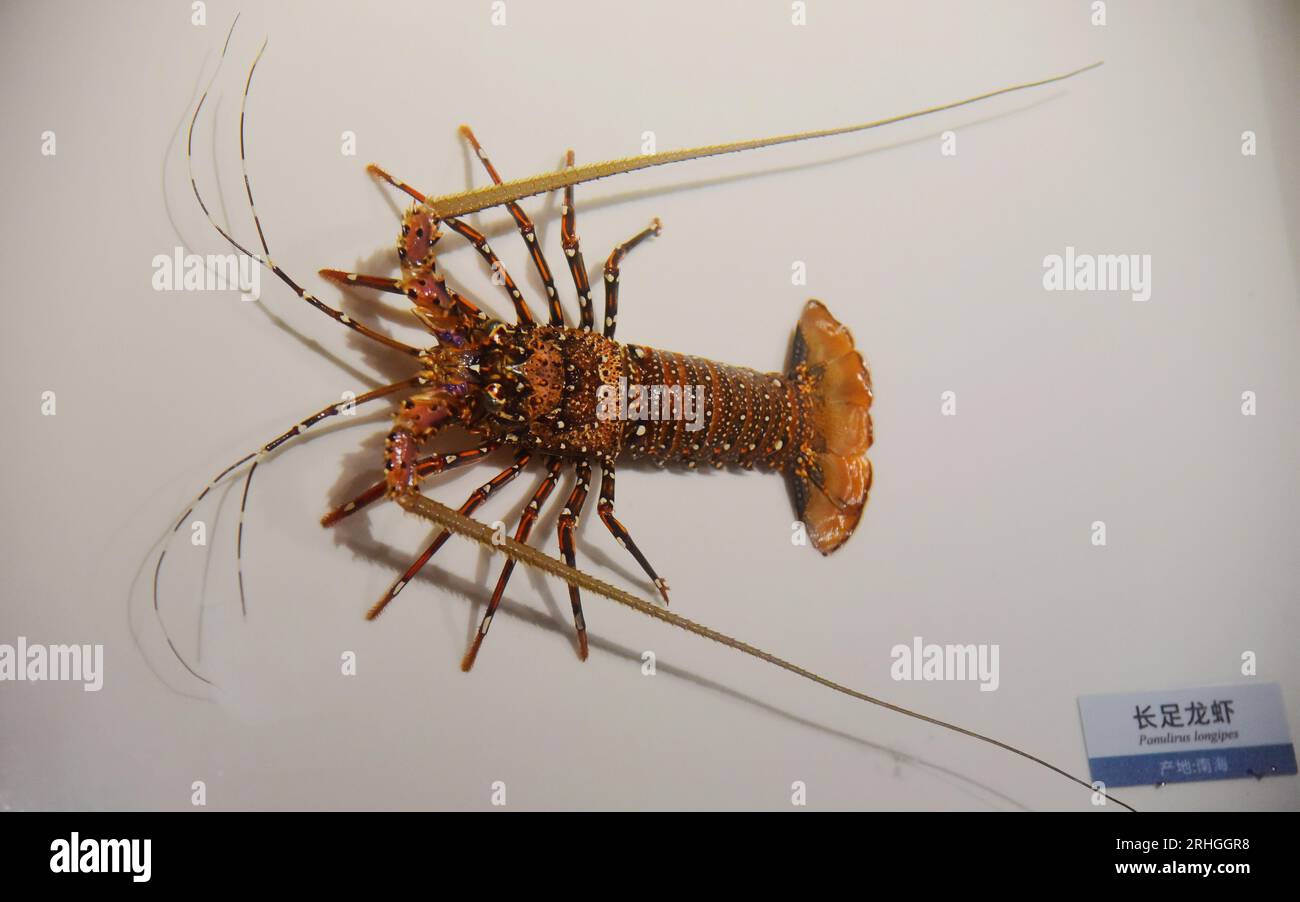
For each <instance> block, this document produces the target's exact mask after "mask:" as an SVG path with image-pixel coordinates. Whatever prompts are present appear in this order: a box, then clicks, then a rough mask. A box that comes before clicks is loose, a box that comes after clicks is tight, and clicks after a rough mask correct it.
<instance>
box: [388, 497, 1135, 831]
mask: <svg viewBox="0 0 1300 902" xmlns="http://www.w3.org/2000/svg"><path fill="white" fill-rule="evenodd" d="M396 500H397V503H398V504H400V505H401V506H402V507H403V508H404V509H405V510H407V511H409V512H410V513H413V514H415V515H417V516H419V517H423V518H424V519H426V520H431V521H432V522H434V523H437V524H438V525H440V526H442V527H443V528H444V529H449V530H451V531H452V532H456V533H459V534H461V535H463V536H465V537H467V538H470V539H473V540H474V541H476V542H478V543H479V544H481V545H483V546H484V547H486V548H489V549H492V550H493V551H497V552H500V553H502V554H504V555H506V556H507V557H510V558H513V559H514V560H516V561H519V562H520V563H523V564H526V565H527V566H529V567H532V568H534V569H537V570H542V571H544V572H546V573H549V574H551V575H552V576H555V577H558V578H559V579H562V580H564V581H565V582H566V583H569V584H570V585H574V586H577V587H579V588H581V589H585V590H587V591H588V592H591V593H593V594H595V595H600V596H603V597H605V598H608V599H609V600H610V601H615V602H618V603H619V604H621V605H625V606H627V607H629V608H632V609H633V610H634V611H640V612H641V613H642V614H645V615H646V616H648V617H653V618H655V619H656V620H662V621H663V622H664V623H667V624H670V625H672V626H675V627H678V628H679V629H683V630H686V631H687V632H688V633H694V634H695V635H697V636H700V637H702V638H705V639H710V640H712V641H714V642H717V643H718V644H720V645H725V646H727V648H733V649H735V650H736V651H738V652H741V653H743V654H747V655H749V656H750V657H754V658H758V659H759V660H760V661H765V662H767V663H768V664H772V665H774V666H776V667H780V668H781V669H782V670H788V671H790V673H793V674H795V675H796V676H801V677H803V678H804V679H806V680H811V681H812V682H814V683H820V684H821V685H823V686H825V687H826V688H828V689H834V690H835V691H836V692H840V693H843V694H844V695H848V696H851V697H852V698H856V699H858V700H859V701H864V702H867V703H869V704H872V705H877V706H879V707H881V708H886V709H888V710H890V711H894V712H896V713H898V714H905V715H907V716H908V717H914V718H916V719H917V720H923V721H925V722H926V723H929V724H934V725H935V726H937V727H943V728H944V729H945V730H952V731H953V732H954V733H961V734H962V735H963V736H969V737H971V738H972V739H978V740H980V741H981V742H987V743H988V744H989V745H994V746H997V747H998V748H1000V749H1003V750H1005V751H1008V752H1011V753H1013V754H1016V755H1019V756H1020V757H1021V758H1027V759H1028V760H1030V761H1032V762H1034V763H1035V764H1038V765H1041V766H1042V767H1045V768H1047V769H1048V770H1050V771H1054V772H1055V773H1058V774H1060V775H1061V776H1062V777H1065V778H1066V779H1067V780H1071V781H1073V782H1075V783H1078V784H1079V785H1080V786H1082V787H1084V788H1085V789H1087V790H1089V791H1090V792H1092V791H1100V792H1102V794H1103V795H1104V796H1106V798H1109V799H1110V800H1111V801H1113V802H1115V803H1116V804H1118V805H1120V806H1122V807H1124V808H1127V809H1128V810H1129V811H1136V810H1137V809H1136V808H1134V807H1133V806H1131V805H1128V804H1126V803H1124V802H1121V801H1120V800H1119V799H1117V798H1115V797H1114V796H1113V795H1110V794H1109V793H1107V792H1105V790H1098V789H1097V788H1096V787H1095V786H1093V784H1091V783H1088V782H1086V781H1084V780H1080V779H1079V778H1078V777H1076V776H1074V775H1073V774H1071V773H1069V772H1068V771H1065V770H1062V769H1061V768H1059V767H1057V766H1056V765H1055V764H1051V763H1049V762H1047V761H1044V760H1043V759H1042V758H1039V757H1038V756H1036V755H1031V754H1029V752H1026V751H1023V750H1021V749H1018V748H1016V747H1015V746H1014V745H1010V744H1009V743H1006V742H1002V741H1000V740H997V739H994V738H992V737H991V736H985V735H984V734H983V733H977V732H975V731H974V730H968V729H966V728H965V727H959V726H957V725H956V724H953V723H949V722H947V721H945V720H939V719H938V718H937V717H930V716H929V715H926V714H921V713H920V712H918V711H913V710H912V709H910V708H904V707H903V706H902V705H895V704H893V703H892V702H887V701H885V700H884V699H880V698H876V697H875V696H873V695H867V694H866V693H865V692H859V691H858V690H856V689H850V688H849V687H848V686H845V685H842V684H840V683H837V682H835V681H834V680H831V679H828V678H826V677H824V676H822V675H821V674H818V673H814V672H813V671H811V670H807V669H805V668H803V667H800V666H799V665H798V664H794V663H791V662H790V661H787V660H785V659H784V658H778V657H777V656H776V655H774V654H772V653H770V652H767V651H764V650H763V649H761V648H758V647H757V646H753V645H750V644H749V643H747V642H742V641H740V640H739V639H735V638H732V637H731V636H728V635H727V634H726V633H720V632H718V631H717V630H715V629H711V628H710V627H707V626H704V625H703V624H701V623H696V622H695V621H694V620H689V619H687V618H685V617H682V616H681V615H679V614H674V613H672V612H671V611H669V610H667V609H666V608H662V607H659V606H658V605H655V604H652V603H650V602H648V601H645V600H644V599H641V598H638V597H636V596H635V595H633V594H631V593H630V592H626V591H624V590H622V589H620V588H618V587H617V586H612V585H610V584H609V583H607V582H604V581H603V580H600V579H598V578H596V577H594V576H592V575H591V574H589V573H586V572H584V571H582V570H578V569H577V568H575V567H570V566H569V565H568V564H566V563H565V562H564V561H561V560H560V559H559V558H554V557H551V556H550V555H548V554H546V553H545V552H542V551H538V550H537V549H536V548H533V547H532V546H531V545H525V544H523V543H522V542H516V541H515V540H514V539H511V538H509V537H508V536H501V535H498V534H497V533H496V531H495V530H493V529H492V527H490V526H488V525H487V524H484V523H480V522H479V521H478V520H475V519H474V518H473V517H466V516H465V515H464V514H461V513H458V512H457V511H455V510H452V509H451V508H450V507H447V506H446V505H445V504H440V503H439V502H437V501H435V500H433V499H432V498H430V497H428V496H427V495H422V494H419V493H405V494H401V495H398V496H397V498H396Z"/></svg>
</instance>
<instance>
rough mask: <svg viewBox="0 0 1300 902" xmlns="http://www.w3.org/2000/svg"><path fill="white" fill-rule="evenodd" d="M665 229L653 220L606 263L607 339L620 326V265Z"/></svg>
mask: <svg viewBox="0 0 1300 902" xmlns="http://www.w3.org/2000/svg"><path fill="white" fill-rule="evenodd" d="M662 229H663V226H662V225H660V224H659V220H658V219H657V218H656V219H653V220H651V222H650V225H648V226H646V227H645V228H644V229H642V230H641V231H639V232H637V233H636V234H635V235H633V236H632V237H631V238H629V239H628V240H627V241H624V242H623V243H622V244H620V245H619V246H618V247H616V248H614V250H612V251H611V252H610V254H609V259H608V260H606V261H605V337H606V338H613V337H614V329H615V327H616V326H617V325H618V265H619V263H621V262H622V260H623V257H624V256H625V255H626V254H627V252H628V251H630V250H632V248H634V247H636V246H637V245H638V244H640V243H641V242H642V241H645V240H646V239H647V238H649V237H650V236H651V235H658V234H659V232H660V231H661V230H662Z"/></svg>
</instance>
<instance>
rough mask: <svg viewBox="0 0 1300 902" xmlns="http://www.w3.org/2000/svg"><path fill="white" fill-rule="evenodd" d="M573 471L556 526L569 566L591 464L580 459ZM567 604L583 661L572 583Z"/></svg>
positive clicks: (582, 629)
mask: <svg viewBox="0 0 1300 902" xmlns="http://www.w3.org/2000/svg"><path fill="white" fill-rule="evenodd" d="M574 472H575V473H576V474H577V482H575V483H574V485H573V491H572V492H570V493H569V499H568V500H567V501H565V502H564V510H562V511H560V519H559V523H558V525H557V526H556V532H557V533H558V538H559V541H560V554H562V555H563V556H564V562H565V563H566V564H568V565H569V566H570V567H573V566H575V559H576V555H575V553H574V545H573V530H574V529H575V528H576V527H577V525H578V517H579V516H581V515H582V506H583V504H585V503H586V501H587V492H588V490H589V488H590V486H591V464H589V463H587V462H586V461H585V460H580V461H578V465H577V467H576V468H575V471H574ZM569 604H570V605H571V606H572V607H573V625H574V627H575V628H576V629H577V631H578V657H579V658H581V659H582V660H583V661H585V660H587V621H586V619H585V618H584V617H583V616H582V595H581V594H580V593H579V591H578V587H577V586H575V585H574V584H573V583H569Z"/></svg>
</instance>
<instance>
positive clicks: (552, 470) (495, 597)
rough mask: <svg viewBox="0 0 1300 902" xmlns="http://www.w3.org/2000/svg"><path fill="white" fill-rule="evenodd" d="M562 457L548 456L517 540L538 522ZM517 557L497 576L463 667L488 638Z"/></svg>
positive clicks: (470, 664) (521, 519)
mask: <svg viewBox="0 0 1300 902" xmlns="http://www.w3.org/2000/svg"><path fill="white" fill-rule="evenodd" d="M562 465H563V461H562V460H560V458H558V457H548V458H547V459H546V479H545V480H544V481H543V482H542V484H541V485H539V486H538V487H537V491H536V492H534V493H533V498H532V500H531V501H529V502H528V506H527V507H525V508H524V512H523V513H522V514H521V515H520V517H519V528H518V529H516V530H515V541H516V542H527V541H528V536H529V534H530V533H531V532H532V531H533V524H534V523H536V522H537V514H538V511H539V510H540V509H541V507H542V505H543V504H544V503H546V499H547V498H548V497H550V494H551V491H552V490H553V489H554V488H555V483H556V482H557V481H558V480H559V478H560V467H561V466H562ZM514 569H515V560H514V558H508V559H507V560H506V563H505V566H503V567H502V568H501V576H500V577H499V578H498V579H497V587H496V589H495V590H494V591H493V592H492V600H491V601H489V602H488V607H487V611H485V612H484V614H483V621H482V622H481V623H479V625H478V632H477V633H475V634H474V641H473V642H472V643H470V647H469V650H468V651H466V652H465V657H464V658H462V659H461V662H460V669H461V670H464V671H466V672H468V671H469V670H470V668H472V667H473V666H474V659H475V658H477V657H478V650H479V648H481V647H482V645H483V639H484V638H486V636H487V632H488V629H489V627H491V626H492V618H493V616H495V614H496V612H497V608H498V607H500V606H501V597H502V596H503V595H504V594H505V591H506V583H508V582H510V574H511V573H513V572H514Z"/></svg>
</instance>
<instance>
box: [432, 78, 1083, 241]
mask: <svg viewBox="0 0 1300 902" xmlns="http://www.w3.org/2000/svg"><path fill="white" fill-rule="evenodd" d="M1103 62H1105V61H1104V60H1098V61H1097V62H1095V63H1093V64H1092V65H1090V66H1084V67H1083V68H1082V69H1075V70H1074V71H1073V72H1066V73H1065V74H1063V75H1053V76H1051V77H1050V78H1040V79H1039V80H1038V81H1028V82H1025V83H1024V84H1019V85H1012V86H1011V87H1009V88H998V89H997V90H996V91H988V92H986V93H984V94H979V95H977V96H975V97H967V98H966V99H965V100H957V101H954V102H952V103H945V104H942V105H940V106H932V107H929V108H928V109H924V110H917V111H915V112H912V113H904V114H902V115H901V116H890V117H889V118H887V119H877V120H875V121H874V122H864V123H862V124H860V125H845V126H841V127H840V128H827V129H821V130H820V131H812V132H799V133H797V134H793V135H778V136H776V137H771V138H753V139H751V140H748V141H734V142H732V143H730V144H709V145H706V146H704V147H688V148H685V149H682V150H666V151H663V152H661V153H651V154H642V155H640V156H635V157H623V158H622V159H618V160H606V161H605V162H603V163H588V164H586V165H584V166H576V167H573V168H571V169H561V170H559V171H557V172H547V173H543V174H542V175H534V176H529V177H527V178H522V179H514V180H513V181H509V182H502V183H501V184H499V185H488V186H485V187H482V188H474V189H472V190H470V191H460V192H457V193H455V194H444V195H442V196H441V197H432V198H428V199H426V200H425V202H424V205H425V207H426V208H427V209H428V210H429V211H430V212H431V213H432V214H433V215H434V216H435V217H436V218H438V219H448V218H450V217H453V216H462V215H464V214H466V213H476V212H478V211H479V210H486V209H487V208H488V207H495V206H498V205H500V204H505V203H510V202H512V201H517V200H519V199H521V198H524V197H532V196H533V195H535V194H545V193H546V192H548V191H554V190H555V189H557V188H567V187H568V186H570V185H580V184H582V183H583V182H592V181H595V180H596V179H603V178H605V177H606V176H611V175H618V174H619V173H623V172H634V171H636V170H637V169H647V168H649V167H651V166H662V165H664V164H665V163H680V162H682V161H684V160H698V159H700V158H702V157H714V156H718V155H719V154H724V153H738V152H740V151H742V150H754V149H756V148H759V147H772V146H773V145H776V144H789V143H790V142H792V141H811V140H812V139H813V138H829V137H831V136H833V135H847V134H850V133H852V132H861V131H866V130H867V129H870V128H879V127H880V126H882V125H892V124H893V123H895V122H903V121H906V120H908V119H916V118H918V117H920V116H928V115H930V114H931V113H941V112H943V111H944V110H955V109H956V108H957V107H962V106H966V105H967V104H971V103H978V102H979V101H981V100H988V99H989V98H991V97H997V96H999V95H1001V94H1010V93H1012V92H1013V91H1023V90H1025V89H1027V88H1037V87H1041V86H1043V85H1050V84H1052V83H1053V82H1058V81H1065V79H1067V78H1073V77H1074V76H1076V75H1082V74H1083V73H1084V72H1089V71H1091V70H1093V69H1096V68H1097V67H1098V66H1100V65H1101V64H1102V63H1103Z"/></svg>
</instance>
